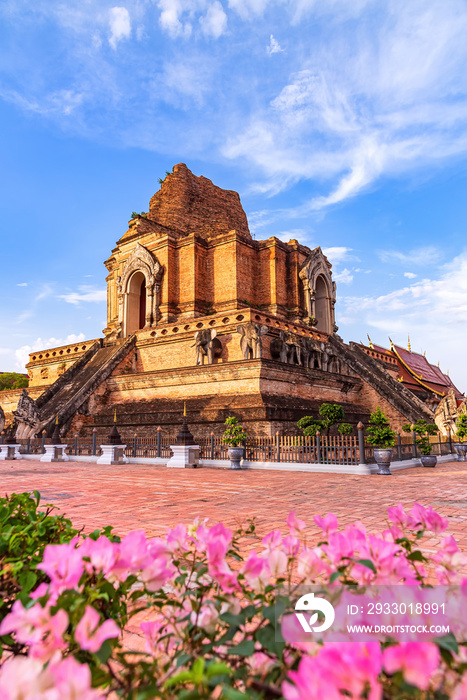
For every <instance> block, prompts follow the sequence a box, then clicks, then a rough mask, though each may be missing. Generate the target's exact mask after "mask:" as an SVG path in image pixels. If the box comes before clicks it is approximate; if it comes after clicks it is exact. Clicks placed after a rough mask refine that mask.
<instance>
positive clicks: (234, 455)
mask: <svg viewBox="0 0 467 700" xmlns="http://www.w3.org/2000/svg"><path fill="white" fill-rule="evenodd" d="M228 455H229V459H230V468H231V469H241V468H242V467H241V466H240V461H241V459H242V457H243V447H229V450H228Z"/></svg>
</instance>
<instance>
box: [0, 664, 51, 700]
mask: <svg viewBox="0 0 467 700" xmlns="http://www.w3.org/2000/svg"><path fill="white" fill-rule="evenodd" d="M53 687H54V678H53V676H52V674H51V673H50V672H49V671H47V670H44V666H43V664H42V661H39V659H32V658H30V657H27V656H13V657H11V658H10V659H7V660H6V661H5V662H4V664H3V665H2V667H1V668H0V698H1V700H29V698H31V700H35V699H36V698H37V699H41V698H51V700H55V698H57V700H58V697H57V695H54V694H53V693H54V690H53Z"/></svg>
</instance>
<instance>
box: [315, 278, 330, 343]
mask: <svg viewBox="0 0 467 700" xmlns="http://www.w3.org/2000/svg"><path fill="white" fill-rule="evenodd" d="M314 315H315V318H316V320H317V324H316V329H317V330H318V331H322V332H323V333H328V334H329V333H332V326H331V313H330V295H329V289H328V284H327V282H326V280H325V279H324V277H323V275H318V276H317V277H316V281H315V313H314Z"/></svg>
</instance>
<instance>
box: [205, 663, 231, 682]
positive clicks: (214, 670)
mask: <svg viewBox="0 0 467 700" xmlns="http://www.w3.org/2000/svg"><path fill="white" fill-rule="evenodd" d="M231 673H232V669H231V668H230V667H229V666H227V664H223V663H221V662H218V661H214V662H213V663H212V664H210V665H209V666H208V668H207V670H206V676H207V677H208V678H212V676H230V675H231Z"/></svg>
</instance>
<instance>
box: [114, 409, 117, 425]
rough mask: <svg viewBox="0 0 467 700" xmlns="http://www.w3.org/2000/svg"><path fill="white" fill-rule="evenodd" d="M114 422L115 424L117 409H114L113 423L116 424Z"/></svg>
mask: <svg viewBox="0 0 467 700" xmlns="http://www.w3.org/2000/svg"><path fill="white" fill-rule="evenodd" d="M116 422H117V409H115V411H114V423H116Z"/></svg>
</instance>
